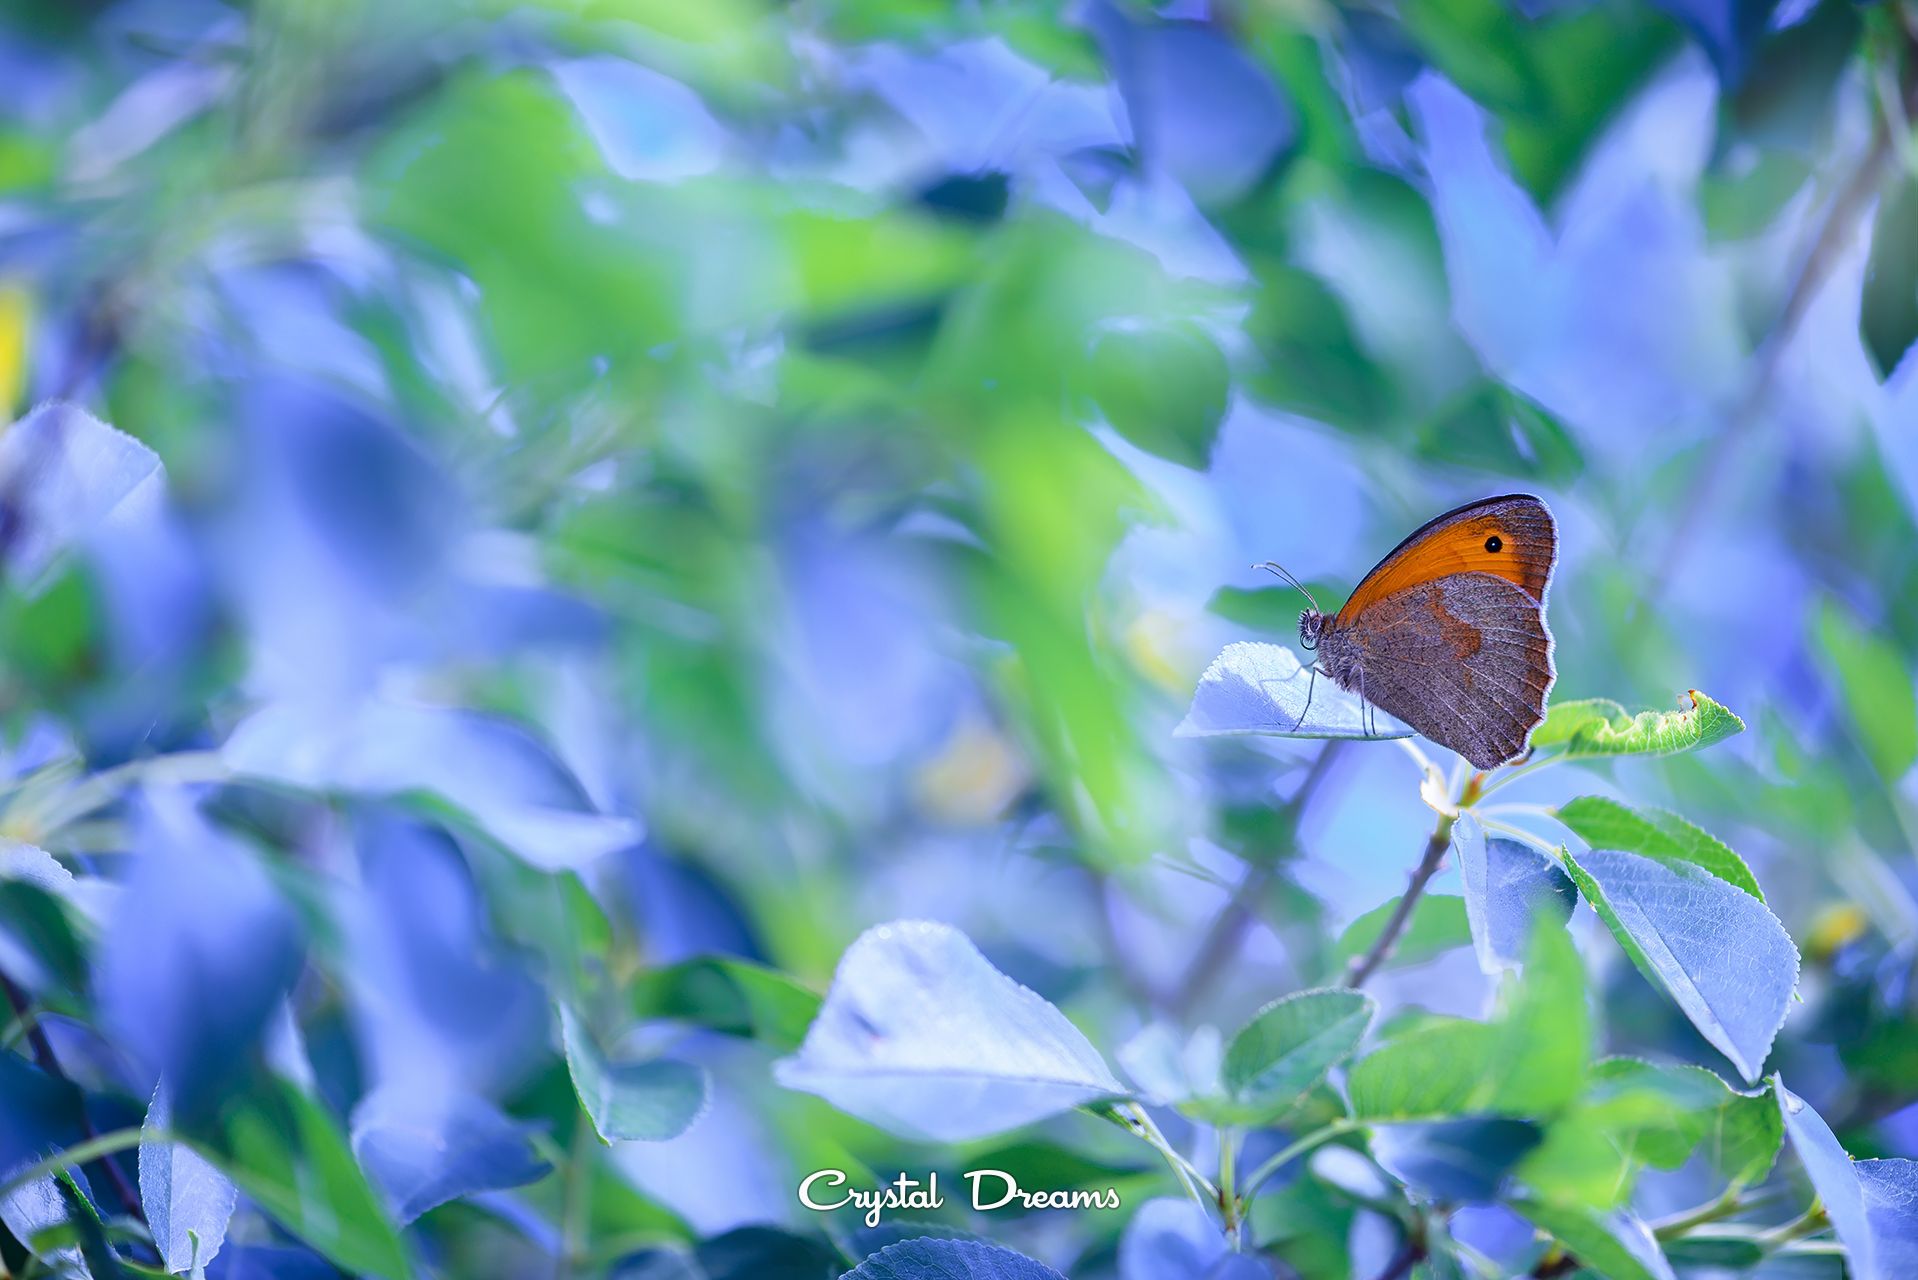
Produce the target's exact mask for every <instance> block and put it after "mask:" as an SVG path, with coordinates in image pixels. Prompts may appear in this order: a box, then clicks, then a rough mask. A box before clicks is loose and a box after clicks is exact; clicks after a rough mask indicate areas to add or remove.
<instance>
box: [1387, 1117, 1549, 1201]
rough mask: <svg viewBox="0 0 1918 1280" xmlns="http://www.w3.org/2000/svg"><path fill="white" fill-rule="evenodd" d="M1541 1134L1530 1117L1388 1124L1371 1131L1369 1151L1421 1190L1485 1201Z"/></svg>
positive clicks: (1389, 1170)
mask: <svg viewBox="0 0 1918 1280" xmlns="http://www.w3.org/2000/svg"><path fill="white" fill-rule="evenodd" d="M1541 1136H1542V1135H1541V1134H1540V1132H1539V1128H1538V1126H1537V1125H1535V1124H1533V1123H1531V1122H1530V1121H1526V1120H1514V1119H1511V1118H1509V1117H1505V1116H1466V1117H1462V1118H1460V1119H1457V1120H1436V1121H1432V1122H1431V1123H1428V1124H1388V1125H1381V1126H1379V1128H1378V1129H1377V1130H1376V1131H1375V1132H1374V1133H1373V1134H1372V1155H1373V1157H1374V1158H1375V1159H1376V1160H1377V1161H1378V1162H1379V1167H1380V1168H1382V1169H1384V1170H1385V1171H1386V1172H1387V1173H1389V1174H1391V1175H1392V1176H1393V1177H1394V1178H1397V1179H1398V1180H1399V1181H1400V1182H1403V1183H1404V1184H1405V1185H1406V1186H1408V1187H1410V1188H1412V1189H1413V1190H1414V1191H1417V1192H1419V1193H1420V1194H1421V1195H1425V1196H1429V1197H1432V1198H1434V1199H1438V1200H1449V1201H1454V1202H1456V1203H1460V1204H1485V1203H1488V1202H1490V1201H1492V1200H1494V1199H1496V1198H1497V1196H1498V1193H1499V1189H1500V1187H1502V1186H1503V1185H1504V1184H1505V1176H1506V1175H1507V1174H1508V1173H1510V1172H1511V1171H1512V1166H1514V1165H1516V1164H1517V1163H1518V1162H1519V1161H1520V1160H1522V1159H1524V1157H1525V1156H1526V1154H1527V1153H1528V1152H1530V1151H1531V1150H1532V1148H1533V1147H1536V1146H1537V1145H1538V1144H1539V1141H1540V1139H1541Z"/></svg>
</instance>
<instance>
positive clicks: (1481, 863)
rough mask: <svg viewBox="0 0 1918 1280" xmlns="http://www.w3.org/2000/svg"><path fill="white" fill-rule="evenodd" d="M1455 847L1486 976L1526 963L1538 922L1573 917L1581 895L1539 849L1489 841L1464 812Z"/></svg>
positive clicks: (1513, 842) (1474, 940)
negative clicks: (1535, 924) (1534, 922)
mask: <svg viewBox="0 0 1918 1280" xmlns="http://www.w3.org/2000/svg"><path fill="white" fill-rule="evenodd" d="M1452 848H1453V851H1454V852H1455V853H1456V854H1457V856H1458V868H1459V879H1460V880H1461V881H1463V882H1464V885H1465V917H1466V920H1467V921H1468V922H1470V924H1471V926H1472V949H1473V950H1474V951H1475V952H1477V953H1478V967H1479V969H1480V970H1481V971H1482V972H1484V973H1487V974H1498V973H1500V972H1503V971H1504V970H1507V969H1516V968H1517V967H1519V966H1520V965H1521V964H1523V963H1524V962H1525V947H1526V944H1527V942H1528V941H1529V940H1530V939H1531V936H1532V921H1533V920H1534V919H1536V918H1547V919H1550V920H1551V921H1553V923H1555V924H1561V925H1562V924H1564V923H1565V922H1566V921H1567V920H1570V919H1571V918H1572V908H1573V907H1574V906H1576V905H1577V903H1578V891H1577V890H1576V889H1575V888H1574V887H1573V886H1572V881H1571V878H1570V877H1569V876H1567V875H1566V874H1565V872H1564V870H1563V869H1561V868H1560V867H1559V865H1558V864H1557V863H1555V862H1553V861H1552V860H1551V859H1550V858H1548V857H1546V856H1545V855H1544V854H1542V853H1540V852H1539V851H1538V850H1536V849H1534V848H1532V847H1531V846H1529V845H1525V844H1521V843H1519V842H1518V841H1516V840H1506V839H1502V838H1498V837H1494V838H1492V839H1489V840H1488V839H1487V838H1486V836H1485V829H1484V828H1483V827H1481V826H1480V825H1479V821H1478V819H1477V818H1476V817H1474V816H1473V815H1472V814H1470V813H1461V814H1460V815H1459V818H1458V821H1457V822H1455V823H1454V824H1453V825H1452Z"/></svg>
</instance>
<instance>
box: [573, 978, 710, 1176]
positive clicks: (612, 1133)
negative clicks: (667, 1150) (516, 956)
mask: <svg viewBox="0 0 1918 1280" xmlns="http://www.w3.org/2000/svg"><path fill="white" fill-rule="evenodd" d="M559 1020H560V1032H561V1036H562V1038H563V1039H564V1040H565V1043H566V1068H567V1070H568V1071H569V1072H571V1073H572V1077H573V1092H575V1093H576V1094H578V1095H579V1102H580V1105H581V1106H582V1107H584V1108H586V1114H587V1115H588V1116H590V1117H591V1118H592V1121H593V1129H594V1130H595V1131H596V1132H597V1133H598V1134H599V1138H600V1141H601V1142H604V1143H607V1144H608V1145H610V1144H612V1143H613V1142H615V1141H628V1140H631V1141H640V1142H664V1141H665V1140H666V1139H668V1138H676V1137H678V1136H679V1135H680V1134H682V1133H684V1132H686V1130H687V1129H688V1128H689V1127H691V1125H692V1123H693V1121H694V1120H697V1119H698V1118H699V1113H700V1112H701V1111H703V1110H704V1109H705V1106H706V1075H705V1073H704V1072H702V1071H701V1070H700V1069H699V1068H698V1067H695V1066H692V1065H690V1064H688V1063H684V1062H675V1061H673V1060H671V1059H668V1058H656V1059H653V1060H651V1061H648V1062H613V1061H611V1060H609V1059H608V1058H607V1056H606V1053H605V1051H604V1050H602V1049H601V1048H600V1047H599V1042H598V1041H596V1040H594V1039H593V1036H592V1033H591V1032H589V1031H588V1030H587V1029H586V1028H585V1027H583V1026H581V1025H580V1023H579V1019H578V1018H577V1017H576V1016H575V1015H574V1013H573V1011H572V1010H571V1009H568V1008H566V1007H565V1006H564V1005H562V1006H560V1011H559Z"/></svg>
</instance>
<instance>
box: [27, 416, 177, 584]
mask: <svg viewBox="0 0 1918 1280" xmlns="http://www.w3.org/2000/svg"><path fill="white" fill-rule="evenodd" d="M164 484H165V473H164V472H163V471H162V470H161V467H160V458H159V455H158V454H156V453H154V452H153V450H151V449H149V448H147V447H146V446H145V445H143V444H141V443H140V442H139V441H138V440H135V439H134V438H133V437H132V436H130V435H127V434H125V433H124V432H120V431H116V430H114V429H113V428H112V427H109V426H108V425H107V424H106V423H104V422H102V421H100V420H99V419H98V418H96V417H94V416H93V415H92V414H90V413H88V412H87V411H86V410H84V409H81V408H79V407H78V406H76V405H71V404H60V403H55V404H46V405H42V406H41V407H40V408H38V409H36V410H34V411H33V412H32V413H30V414H28V415H27V416H26V417H24V418H22V419H21V420H20V421H18V422H16V423H14V424H13V426H12V427H10V428H8V429H7V430H6V431H5V432H3V433H0V505H4V507H5V508H7V510H6V511H5V512H4V515H5V517H6V521H5V522H6V523H7V524H8V525H9V526H10V528H11V533H10V536H9V537H8V538H7V539H6V543H5V545H4V546H3V547H0V564H4V567H5V571H6V577H7V580H8V581H9V582H12V583H14V584H16V586H20V587H25V588H28V589H31V587H32V586H33V585H35V584H36V582H38V581H39V580H40V579H41V577H42V575H43V574H45V573H46V571H47V570H48V568H50V567H51V566H52V564H53V562H54V561H55V560H56V559H57V558H58V557H59V556H60V554H61V553H62V552H64V551H66V550H68V549H69V548H72V547H75V546H79V545H82V544H84V543H86V542H87V541H88V540H89V539H90V538H92V537H93V536H94V535H95V534H97V533H99V532H101V531H102V530H104V529H107V528H109V527H111V526H112V525H114V524H116V523H124V522H127V521H134V520H139V519H143V518H146V517H147V516H149V515H151V514H152V513H153V512H154V511H156V510H157V508H158V504H159V502H160V499H161V495H162V490H163V486H164Z"/></svg>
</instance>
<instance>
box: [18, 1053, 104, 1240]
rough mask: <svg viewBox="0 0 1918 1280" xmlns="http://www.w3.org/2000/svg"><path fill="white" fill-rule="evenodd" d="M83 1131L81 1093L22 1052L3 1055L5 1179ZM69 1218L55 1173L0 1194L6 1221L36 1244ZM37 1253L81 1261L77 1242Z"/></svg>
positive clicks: (23, 1238) (20, 1237)
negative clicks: (39, 1237) (42, 1234)
mask: <svg viewBox="0 0 1918 1280" xmlns="http://www.w3.org/2000/svg"><path fill="white" fill-rule="evenodd" d="M81 1135H82V1124H81V1111H80V1091H79V1090H78V1089H75V1088H74V1087H73V1086H72V1085H71V1084H69V1083H67V1082H66V1081H64V1080H55V1079H54V1078H53V1077H51V1076H49V1075H46V1074H45V1073H44V1072H42V1071H40V1070H39V1069H38V1068H36V1067H33V1066H30V1065H29V1064H28V1063H27V1062H26V1061H25V1059H23V1058H21V1057H20V1056H19V1055H18V1054H15V1053H0V1180H4V1179H6V1178H7V1177H8V1176H9V1175H11V1174H13V1173H14V1172H16V1171H17V1170H18V1169H19V1168H20V1167H21V1166H22V1165H28V1164H32V1163H33V1162H35V1161H36V1160H38V1159H40V1158H41V1157H42V1156H45V1155H48V1154H50V1153H51V1152H53V1151H55V1150H58V1149H60V1148H63V1147H68V1146H71V1145H73V1144H74V1143H75V1142H78V1141H79V1140H80V1138H81ZM82 1185H84V1182H83V1183H82ZM68 1217H69V1209H68V1206H67V1204H66V1201H65V1200H64V1199H63V1197H62V1196H61V1194H60V1188H59V1185H58V1183H57V1182H56V1181H55V1179H54V1178H53V1177H52V1176H51V1175H49V1176H46V1177H41V1178H35V1179H34V1180H33V1181H31V1182H29V1183H26V1184H25V1185H23V1186H20V1187H17V1188H15V1189H14V1190H13V1191H11V1192H9V1193H8V1194H6V1195H4V1196H0V1223H5V1224H6V1227H7V1230H8V1231H10V1232H12V1233H13V1236H14V1238H15V1239H17V1240H21V1241H25V1242H29V1243H30V1242H31V1241H32V1240H33V1238H34V1236H35V1235H37V1234H38V1233H39V1232H41V1231H44V1230H46V1229H47V1228H49V1227H54V1226H58V1225H59V1224H61V1223H64V1222H66V1221H67V1220H68ZM35 1256H37V1257H40V1258H41V1259H42V1260H43V1261H46V1262H49V1263H57V1264H60V1265H66V1264H69V1263H71V1264H73V1265H78V1263H79V1258H80V1255H79V1250H78V1249H75V1248H73V1247H72V1246H71V1245H62V1246H61V1247H59V1248H55V1249H46V1250H42V1251H40V1252H38V1253H36V1255H35Z"/></svg>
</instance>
